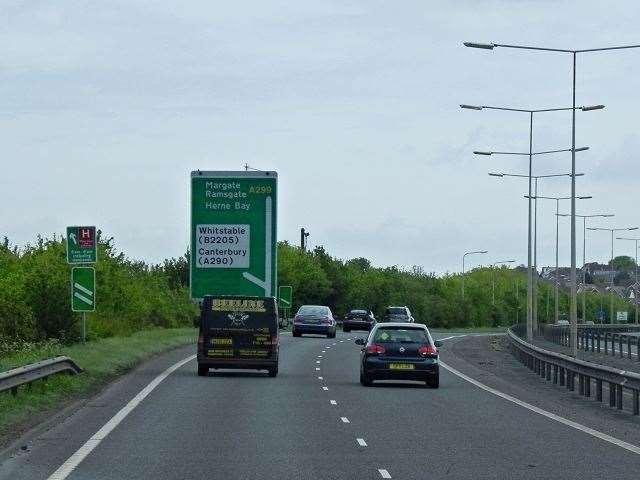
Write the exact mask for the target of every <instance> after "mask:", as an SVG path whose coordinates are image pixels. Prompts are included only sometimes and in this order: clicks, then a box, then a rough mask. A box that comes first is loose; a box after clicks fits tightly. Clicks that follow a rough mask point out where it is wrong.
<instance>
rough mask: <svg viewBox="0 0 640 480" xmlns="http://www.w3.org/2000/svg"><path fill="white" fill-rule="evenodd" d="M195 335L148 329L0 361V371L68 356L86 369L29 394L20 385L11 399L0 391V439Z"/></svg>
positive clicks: (51, 380)
mask: <svg viewBox="0 0 640 480" xmlns="http://www.w3.org/2000/svg"><path fill="white" fill-rule="evenodd" d="M196 335H197V330H196V329H195V328H175V329H157V330H146V331H141V332H137V333H134V334H133V335H131V336H129V337H111V338H104V339H100V340H96V341H92V342H88V343H86V344H84V345H82V344H74V345H70V346H64V345H53V346H46V347H42V348H36V349H33V350H29V351H27V352H21V353H19V354H15V355H12V356H7V357H4V358H0V371H5V370H8V369H10V368H15V367H18V366H21V365H26V364H29V363H33V362H37V361H38V360H43V359H45V358H51V357H55V356H57V355H67V356H68V357H70V358H71V359H73V360H74V361H75V362H76V363H77V364H78V365H80V367H82V369H83V370H84V372H83V373H82V374H80V375H74V376H67V375H54V376H52V377H50V378H49V379H48V380H47V382H46V384H45V383H44V382H42V381H37V382H35V383H34V384H33V386H32V388H31V389H30V390H29V389H28V388H27V387H26V386H25V387H20V390H19V392H18V395H17V396H15V397H14V396H13V395H11V394H10V393H9V392H3V393H0V437H5V436H7V435H8V434H13V433H15V432H14V429H15V427H16V426H17V425H19V424H22V423H24V422H25V421H26V420H27V419H29V418H30V417H33V416H34V415H37V414H40V413H42V412H45V411H47V410H51V409H53V408H55V407H58V406H60V405H62V404H63V403H64V402H65V401H68V400H70V399H73V398H74V397H77V396H80V395H81V394H83V393H87V392H89V391H92V390H94V389H96V388H98V387H99V386H100V385H104V384H105V383H106V382H107V381H109V380H111V379H112V378H114V377H115V376H116V375H119V374H121V373H124V372H126V371H127V370H130V369H131V368H133V367H134V366H136V365H137V364H138V363H140V362H141V361H142V360H144V359H146V358H148V357H150V356H152V355H153V354H155V353H158V352H162V351H164V350H168V349H171V348H173V347H177V346H180V345H186V344H189V343H194V342H195V339H196ZM12 436H13V435H12ZM0 443H2V442H0Z"/></svg>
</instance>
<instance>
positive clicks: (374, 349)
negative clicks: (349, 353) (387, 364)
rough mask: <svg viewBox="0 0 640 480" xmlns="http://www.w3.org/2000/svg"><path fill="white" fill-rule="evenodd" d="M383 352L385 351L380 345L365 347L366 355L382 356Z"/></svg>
mask: <svg viewBox="0 0 640 480" xmlns="http://www.w3.org/2000/svg"><path fill="white" fill-rule="evenodd" d="M384 352H385V349H384V347H383V346H382V345H376V344H375V343H374V344H373V345H369V346H367V353H370V354H372V355H382V354H383V353H384Z"/></svg>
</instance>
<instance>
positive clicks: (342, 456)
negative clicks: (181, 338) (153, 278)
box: [0, 332, 640, 480]
mask: <svg viewBox="0 0 640 480" xmlns="http://www.w3.org/2000/svg"><path fill="white" fill-rule="evenodd" d="M358 336H362V334H361V333H358V332H353V333H350V334H343V333H341V332H340V333H338V337H337V338H336V339H325V338H320V337H317V338H313V337H303V338H295V339H294V338H292V337H291V336H290V334H283V335H282V337H281V363H280V373H279V375H278V377H277V378H275V379H272V378H268V377H267V376H266V375H261V374H254V373H244V372H242V373H241V372H232V373H224V374H223V373H218V374H213V373H212V374H211V375H210V376H209V377H207V378H203V377H198V376H197V375H196V373H195V371H196V364H195V361H193V360H191V361H187V362H186V363H185V364H184V365H183V366H181V367H180V368H177V369H176V370H175V371H173V372H172V373H171V374H169V375H168V376H166V378H165V379H164V380H163V381H162V382H160V383H159V384H157V386H156V388H155V389H153V390H152V391H150V392H148V394H147V396H146V397H144V398H143V399H142V400H141V401H140V402H139V403H138V404H137V405H136V406H135V408H133V409H131V410H130V411H128V412H127V413H128V414H127V415H126V416H125V417H123V418H121V421H120V423H118V424H116V425H115V426H114V427H113V428H112V429H111V430H110V431H109V433H108V434H107V435H104V436H103V435H99V436H98V437H100V438H96V436H95V434H96V432H97V431H99V430H100V429H101V428H102V427H103V426H104V425H105V424H107V423H108V422H109V420H110V419H111V418H112V417H113V416H114V415H115V414H116V413H117V412H118V411H119V410H120V409H122V407H123V406H125V405H126V404H127V402H129V401H130V400H131V399H132V398H133V397H134V396H135V395H136V394H138V392H140V391H141V390H143V389H144V388H145V386H146V385H148V384H149V382H152V381H153V380H154V378H156V377H157V376H158V375H159V374H161V373H162V372H163V371H165V370H166V369H167V367H169V366H171V365H174V364H175V363H176V362H178V361H180V360H183V359H185V358H187V357H188V356H190V355H192V354H193V353H194V350H195V348H194V347H193V346H191V347H186V348H182V349H179V350H175V351H173V352H170V353H167V354H165V355H162V356H160V357H158V358H156V359H154V360H153V361H151V362H149V363H148V364H146V365H144V366H143V367H142V368H140V369H137V370H135V371H134V372H132V373H131V374H130V375H127V376H126V377H124V378H123V379H121V380H120V381H118V382H116V383H115V384H114V385H113V386H111V387H109V388H108V389H106V390H105V391H104V392H103V393H102V394H100V395H99V396H97V397H96V398H94V399H93V400H92V401H91V402H89V403H88V404H87V405H86V406H84V407H83V408H81V409H79V410H78V411H77V412H76V413H75V414H73V415H72V416H70V417H69V418H67V419H66V420H65V421H63V422H61V423H58V424H53V425H50V426H49V428H47V429H43V431H41V432H39V433H37V434H35V435H34V438H33V439H32V440H31V441H30V442H29V444H28V448H27V450H26V451H24V452H19V453H18V454H16V455H14V456H13V457H12V458H8V459H4V462H3V463H2V465H1V466H0V478H2V479H11V480H21V479H28V480H34V479H49V478H51V479H52V480H53V479H54V478H56V479H62V478H68V479H69V480H100V479H105V480H106V479H114V480H115V479H119V480H120V479H136V480H145V479H149V480H151V479H153V480H169V479H172V480H174V479H175V480H178V479H224V480H231V479H279V480H280V479H323V480H324V479H326V480H329V479H350V480H353V479H380V478H393V479H416V480H417V479H420V480H424V479H438V478H445V477H447V478H456V479H480V478H499V479H501V478H505V479H506V478H520V479H529V478H530V479H533V478H544V479H553V478H563V479H574V478H575V479H580V480H584V479H585V478H600V477H602V478H604V477H605V476H606V478H616V479H618V478H635V477H636V476H637V465H638V462H640V455H638V453H634V452H631V451H629V450H628V449H624V448H621V447H620V446H617V445H614V444H612V443H609V442H606V441H603V440H602V439H600V438H597V437H595V436H593V435H591V434H588V433H585V432H582V431H579V430H576V429H575V428H572V427H570V426H567V425H565V424H563V423H560V422H558V421H554V420H552V419H549V418H547V417H545V416H543V415H540V414H538V413H535V412H532V411H531V410H529V409H527V408H523V407H522V406H520V405H517V404H515V403H513V402H511V401H508V400H505V399H504V398H501V397H499V396H496V395H495V394H492V393H490V392H488V391H486V390H483V389H482V388H479V387H478V386H477V385H474V384H472V383H470V382H468V381H466V380H464V379H462V378H460V377H459V376H457V375H454V374H453V373H451V372H449V371H447V370H445V369H441V374H440V375H441V378H440V388H439V389H437V390H433V389H427V388H424V387H422V386H420V385H419V384H415V385H407V384H402V385H398V384H375V385H374V386H373V387H369V388H366V387H362V386H361V385H360V384H359V382H358V356H359V348H360V347H358V346H357V345H355V344H354V343H353V339H354V338H356V337H358ZM440 336H441V337H442V335H440ZM436 337H437V336H436ZM443 352H444V353H443V360H445V362H446V360H447V358H446V355H447V354H446V347H445V348H444V349H443ZM479 380H480V381H482V379H479ZM112 424H113V421H112ZM112 426H113V425H112ZM103 432H104V429H103ZM92 437H94V440H93V441H92V443H91V445H90V447H86V446H85V447H83V445H86V442H87V440H88V439H90V438H92ZM81 447H83V448H84V449H83V448H81ZM74 454H75V456H74ZM69 459H71V461H70V462H69V461H68V460H69ZM78 459H80V460H78ZM65 462H67V468H66V469H65V467H62V469H61V466H63V465H64V464H65ZM56 471H58V473H59V475H58V476H56V477H53V476H52V474H54V472H56Z"/></svg>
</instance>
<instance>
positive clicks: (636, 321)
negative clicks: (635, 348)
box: [616, 237, 640, 323]
mask: <svg viewBox="0 0 640 480" xmlns="http://www.w3.org/2000/svg"><path fill="white" fill-rule="evenodd" d="M616 240H631V241H633V242H636V274H635V277H636V279H635V282H634V284H633V293H634V296H633V303H634V304H635V306H636V315H635V323H638V241H640V238H629V237H616Z"/></svg>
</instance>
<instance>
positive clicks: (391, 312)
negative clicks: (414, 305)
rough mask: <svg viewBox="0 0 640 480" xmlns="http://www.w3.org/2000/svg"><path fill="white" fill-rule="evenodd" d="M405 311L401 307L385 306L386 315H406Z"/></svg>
mask: <svg viewBox="0 0 640 480" xmlns="http://www.w3.org/2000/svg"><path fill="white" fill-rule="evenodd" d="M406 314H407V311H406V310H405V309H404V308H402V307H391V308H387V315H406Z"/></svg>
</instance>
